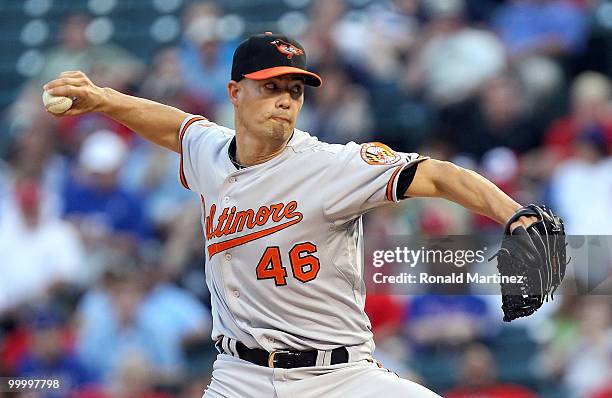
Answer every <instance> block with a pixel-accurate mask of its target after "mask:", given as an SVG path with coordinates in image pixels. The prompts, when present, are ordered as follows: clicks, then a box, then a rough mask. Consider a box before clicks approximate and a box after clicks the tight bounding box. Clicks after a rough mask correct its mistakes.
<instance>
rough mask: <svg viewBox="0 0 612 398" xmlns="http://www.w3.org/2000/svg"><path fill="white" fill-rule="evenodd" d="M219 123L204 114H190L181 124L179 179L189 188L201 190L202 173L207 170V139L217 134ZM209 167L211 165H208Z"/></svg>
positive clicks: (196, 190)
mask: <svg viewBox="0 0 612 398" xmlns="http://www.w3.org/2000/svg"><path fill="white" fill-rule="evenodd" d="M216 126H217V125H216V124H215V123H213V122H211V121H209V120H208V119H206V118H205V117H203V116H198V115H190V116H188V117H187V118H185V120H184V121H183V123H182V124H181V129H180V130H179V139H180V145H179V148H180V152H179V154H180V156H181V160H180V163H179V180H180V182H181V185H182V186H183V187H185V188H187V189H189V190H192V191H195V192H201V187H200V184H199V181H201V180H202V176H201V175H200V173H201V172H202V170H206V169H207V166H206V164H204V162H205V161H206V159H207V158H208V157H207V156H206V153H205V151H206V149H207V146H206V145H207V140H208V139H209V138H211V137H210V136H211V135H214V134H215V130H216V129H215V127H216ZM208 167H209V166H208Z"/></svg>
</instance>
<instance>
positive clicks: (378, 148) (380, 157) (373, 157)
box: [361, 142, 400, 165]
mask: <svg viewBox="0 0 612 398" xmlns="http://www.w3.org/2000/svg"><path fill="white" fill-rule="evenodd" d="M361 158H362V159H363V160H364V161H365V162H366V163H367V164H372V165H376V164H382V165H384V164H393V163H396V162H397V161H398V160H400V155H398V154H397V153H395V152H394V151H393V149H391V148H389V147H388V146H386V145H385V144H382V143H380V142H368V143H365V144H363V145H361Z"/></svg>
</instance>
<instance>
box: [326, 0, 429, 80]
mask: <svg viewBox="0 0 612 398" xmlns="http://www.w3.org/2000/svg"><path fill="white" fill-rule="evenodd" d="M418 4H419V2H418V1H417V0H388V1H383V2H374V3H372V4H371V5H369V6H368V7H367V8H366V9H364V10H363V12H355V11H354V12H351V13H348V14H347V15H346V16H345V17H344V18H343V19H342V20H341V21H339V22H338V23H337V24H336V27H335V28H334V30H333V36H332V40H333V42H334V45H335V46H336V48H338V51H339V55H340V57H341V58H342V59H343V62H344V63H347V64H350V65H351V66H352V67H354V68H357V69H359V70H360V71H362V72H364V73H366V74H367V75H369V76H370V75H371V76H372V77H374V79H375V80H376V81H378V82H385V83H395V82H396V81H397V76H398V75H399V74H400V73H401V70H402V69H403V63H404V60H405V59H406V58H407V57H408V56H409V55H410V50H411V49H412V47H413V46H414V44H415V42H416V40H417V39H418V33H419V27H420V26H419V21H418V19H417V10H418ZM324 75H325V74H324ZM328 81H329V77H327V78H326V82H328Z"/></svg>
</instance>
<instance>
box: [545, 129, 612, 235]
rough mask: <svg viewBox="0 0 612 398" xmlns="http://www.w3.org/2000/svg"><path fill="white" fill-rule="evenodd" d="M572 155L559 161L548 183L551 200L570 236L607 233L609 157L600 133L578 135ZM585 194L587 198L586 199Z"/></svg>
mask: <svg viewBox="0 0 612 398" xmlns="http://www.w3.org/2000/svg"><path fill="white" fill-rule="evenodd" d="M573 151H574V153H575V154H576V155H575V156H574V157H572V158H569V159H567V160H565V161H563V162H561V163H560V164H559V165H558V167H557V169H556V170H555V172H554V174H553V176H552V177H551V182H550V201H551V203H552V204H553V207H554V208H555V209H556V210H557V211H558V213H559V214H560V215H561V216H562V217H563V219H564V221H565V230H566V232H567V233H569V234H573V235H608V234H610V231H611V227H610V224H609V223H608V222H607V220H610V219H612V200H610V191H611V190H612V157H605V153H606V146H605V144H604V142H603V141H602V139H601V136H600V135H587V136H583V137H580V138H579V139H577V140H576V141H575V142H574V144H573ZM585 193H588V200H585Z"/></svg>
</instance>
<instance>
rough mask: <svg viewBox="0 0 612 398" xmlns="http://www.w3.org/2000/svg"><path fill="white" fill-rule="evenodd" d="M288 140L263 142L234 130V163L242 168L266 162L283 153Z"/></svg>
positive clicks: (266, 140) (242, 131)
mask: <svg viewBox="0 0 612 398" xmlns="http://www.w3.org/2000/svg"><path fill="white" fill-rule="evenodd" d="M290 138H291V136H289V137H286V138H284V139H272V138H270V139H265V140H264V139H261V138H258V137H253V136H252V135H250V134H249V133H247V132H245V131H244V130H238V129H236V161H237V162H238V163H240V164H241V165H242V166H253V165H256V164H260V163H264V162H267V161H268V160H270V159H273V158H275V157H276V156H278V155H280V154H281V153H282V152H283V150H284V149H285V147H286V146H287V143H288V142H289V139H290Z"/></svg>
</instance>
